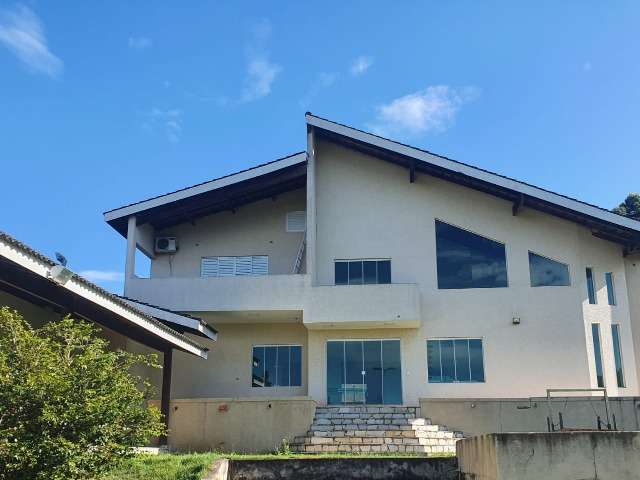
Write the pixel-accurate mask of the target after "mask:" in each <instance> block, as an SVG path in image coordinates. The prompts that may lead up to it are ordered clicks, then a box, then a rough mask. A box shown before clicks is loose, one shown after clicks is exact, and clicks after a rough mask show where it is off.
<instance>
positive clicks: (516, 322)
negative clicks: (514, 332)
mask: <svg viewBox="0 0 640 480" xmlns="http://www.w3.org/2000/svg"><path fill="white" fill-rule="evenodd" d="M511 321H512V323H513V324H514V325H520V317H513V318H512V319H511Z"/></svg>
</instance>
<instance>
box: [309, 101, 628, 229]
mask: <svg viewBox="0 0 640 480" xmlns="http://www.w3.org/2000/svg"><path fill="white" fill-rule="evenodd" d="M306 119H307V124H308V125H311V126H314V127H318V128H321V129H323V130H327V131H330V132H333V133H337V134H338V135H343V136H345V137H348V138H351V139H353V140H358V141H360V142H364V143H367V144H369V145H373V146H376V147H379V148H383V149H385V150H389V151H391V152H395V153H398V154H400V155H405V156H408V157H411V158H415V159H416V160H421V161H424V162H427V163H430V164H433V165H437V166H439V167H442V168H445V169H447V170H451V171H454V172H458V173H461V174H463V175H467V176H469V177H472V178H475V179H478V180H482V181H485V182H489V183H492V184H494V185H498V186H501V187H504V188H508V189H510V190H514V191H516V192H519V193H522V194H524V195H528V196H530V197H534V198H537V199H539V200H544V201H546V202H550V203H554V204H556V205H559V206H561V207H564V208H568V209H570V210H574V211H576V212H579V213H582V214H584V215H589V216H591V217H594V218H598V219H600V220H603V221H605V222H609V223H613V224H616V225H619V226H621V227H625V228H630V229H631V230H634V231H636V232H640V222H638V221H637V220H632V219H630V218H625V217H622V216H620V215H617V214H615V213H611V212H607V211H606V210H601V209H599V208H597V207H594V206H591V205H587V204H585V203H582V202H579V201H577V200H572V199H570V198H566V197H563V196H562V195H558V194H556V193H551V192H548V191H545V190H542V189H540V188H537V187H533V186H531V185H526V184H524V183H522V182H518V181H517V180H511V179H509V178H505V177H501V176H500V175H496V174H494V173H490V172H486V171H483V170H480V169H478V168H475V167H471V166H469V165H464V164H461V163H458V162H454V161H452V160H448V159H446V158H442V157H439V156H436V155H434V154H432V153H428V152H424V151H422V150H419V149H417V148H413V147H409V146H407V145H402V144H399V143H396V142H393V141H391V140H387V139H385V138H380V137H377V136H375V135H372V134H370V133H366V132H362V131H359V130H356V129H354V128H351V127H346V126H344V125H338V124H336V123H334V122H331V121H329V120H324V119H322V118H318V117H314V116H313V115H309V114H307V115H306Z"/></svg>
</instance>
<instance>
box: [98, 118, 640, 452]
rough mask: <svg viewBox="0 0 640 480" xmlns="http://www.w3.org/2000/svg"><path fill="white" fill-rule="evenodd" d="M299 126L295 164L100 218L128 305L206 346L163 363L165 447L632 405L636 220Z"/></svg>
mask: <svg viewBox="0 0 640 480" xmlns="http://www.w3.org/2000/svg"><path fill="white" fill-rule="evenodd" d="M306 125H307V151H306V152H299V153H295V154H293V155H289V156H287V157H284V158H281V159H278V160H274V161H271V162H269V163H264V164H262V165H259V166H256V167H254V168H250V169H248V170H244V171H241V172H237V173H233V174H230V175H227V176H225V177H221V178H218V179H215V180H211V181H207V182H204V183H201V184H198V185H195V186H192V187H189V188H185V189H182V190H178V191H175V192H172V193H168V194H165V195H161V196H158V197H155V198H151V199H148V200H143V201H140V202H138V203H134V204H131V205H127V206H124V207H120V208H117V209H115V210H111V211H108V212H106V213H105V214H104V218H105V221H106V222H108V223H109V225H111V226H112V227H113V228H114V229H115V230H116V231H117V232H118V233H120V234H121V235H122V236H123V237H125V238H126V239H127V257H126V280H125V282H126V283H125V296H126V297H127V298H128V299H130V300H131V301H137V302H143V303H145V304H149V305H153V306H157V307H161V308H166V309H169V310H171V311H174V312H180V313H181V314H186V315H192V316H196V317H198V318H201V319H202V320H203V321H204V322H206V323H207V324H208V325H215V328H216V329H217V330H218V332H219V341H218V342H216V344H215V345H213V344H209V343H208V341H207V340H206V339H204V343H205V344H206V345H207V346H209V347H210V351H209V355H208V358H207V359H206V360H202V359H197V358H193V357H191V356H188V355H184V354H177V355H176V356H174V359H173V383H172V386H171V391H172V398H173V405H174V409H175V411H172V415H173V419H174V420H173V421H174V422H175V423H174V424H173V430H172V432H173V435H174V442H175V443H176V444H179V445H187V446H189V447H190V448H207V447H210V448H213V447H223V448H236V449H237V448H240V449H242V448H254V449H260V448H266V447H265V446H268V445H274V443H277V440H278V439H279V438H284V437H285V436H287V437H290V436H292V435H294V434H295V435H300V434H303V433H304V432H305V431H306V430H307V429H308V426H309V424H310V423H311V421H312V420H313V418H314V411H315V407H316V405H317V406H319V408H325V407H331V406H345V405H347V406H354V405H360V406H367V405H372V406H376V407H378V410H375V408H376V407H372V408H373V409H372V410H367V409H361V410H358V411H359V412H364V413H371V412H382V411H387V410H384V406H385V405H394V406H404V407H407V408H409V407H416V406H418V405H420V406H421V407H422V410H423V411H422V413H423V414H426V413H428V412H425V410H429V409H431V408H433V411H434V412H435V411H438V412H439V415H441V416H443V419H444V421H446V422H447V423H448V424H449V425H451V426H452V427H456V426H457V424H464V425H467V424H468V421H467V420H465V419H464V418H462V417H464V416H465V415H468V416H469V418H474V419H475V420H474V421H475V423H474V424H473V425H475V426H476V427H477V426H478V422H479V420H478V419H477V416H476V417H474V416H473V414H472V413H471V412H472V411H471V410H468V413H464V414H463V413H461V410H460V409H458V410H455V408H454V407H455V405H456V403H455V402H456V401H458V402H460V401H466V402H471V401H472V400H473V402H471V403H469V404H465V408H466V406H467V405H471V406H470V407H469V408H475V407H476V404H477V403H478V402H480V401H481V400H482V399H484V400H483V401H491V400H493V401H498V400H499V399H506V400H509V399H517V400H518V401H525V400H528V399H529V398H530V397H544V396H545V395H547V389H551V388H558V389H581V390H582V394H583V395H585V396H587V397H589V396H598V395H601V394H602V391H588V390H585V389H604V391H606V393H607V394H608V396H610V397H615V398H620V399H633V398H634V397H637V396H638V395H639V385H638V370H639V366H640V363H639V362H640V359H639V358H638V357H637V355H638V354H637V352H638V349H639V348H640V329H639V326H640V255H638V251H639V250H638V248H639V247H640V222H638V221H635V220H632V219H629V218H626V217H622V216H619V215H616V214H614V213H611V212H609V211H607V210H604V209H601V208H599V207H596V206H593V205H589V204H587V203H584V202H581V201H578V200H575V199H572V198H569V197H566V196H563V195H560V194H557V193H554V192H550V191H548V190H544V189H541V188H538V187H535V186H533V185H529V184H526V183H523V182H520V181H517V180H514V179H511V178H508V177H505V176H502V175H498V174H495V173H491V172H488V171H486V170H483V169H480V168H477V167H473V166H471V165H467V164H463V163H460V162H457V161H454V160H450V159H448V158H445V157H443V156H440V155H436V154H433V153H431V152H428V151H425V150H421V149H417V148H413V147H410V146H408V145H404V144H401V143H398V142H395V141H392V140H388V139H385V138H381V137H379V136H376V135H372V134H370V133H366V132H363V131H360V130H357V129H354V128H351V127H348V126H345V125H342V124H339V123H336V122H333V121H330V120H326V119H323V118H320V117H317V116H314V115H312V114H307V115H306ZM136 249H139V250H140V251H142V252H143V253H144V254H145V255H147V256H148V257H149V258H150V259H151V271H150V277H149V278H138V277H136V276H135V275H134V273H133V272H134V269H135V265H134V263H135V251H136ZM574 393H575V392H574ZM478 399H480V400H478ZM430 402H440V403H439V404H437V405H436V403H430ZM621 405H623V404H622V403H621ZM624 405H630V408H631V409H633V408H635V405H636V404H635V403H633V404H629V403H625V404H624ZM380 406H383V407H380ZM380 408H383V410H380ZM518 408H520V407H518ZM524 408H525V407H523V409H524ZM526 408H528V407H526ZM620 408H623V407H620ZM624 408H626V406H625V407H624ZM447 409H448V410H447ZM392 411H393V410H389V412H392ZM514 411H515V410H514ZM234 412H235V413H234ZM322 412H324V413H323V415H324V414H325V413H326V412H330V410H323V411H322ZM539 412H540V415H541V416H540V417H539V418H538V417H536V418H537V419H536V422H538V421H539V428H541V429H543V428H546V424H544V418H545V413H543V412H542V409H540V411H539ZM396 413H397V412H396ZM608 413H609V411H607V414H608ZM400 414H402V413H400ZM327 415H328V413H327ZM316 417H317V416H316ZM627 417H629V415H627ZM636 417H637V415H636ZM621 418H622V414H620V416H619V418H618V421H619V422H620V421H621ZM438 421H440V419H438ZM629 421H630V420H629ZM635 421H636V422H637V419H636V420H635ZM470 428H471V427H470ZM522 428H524V427H522ZM477 429H478V430H482V429H481V428H480V427H478V428H477ZM247 445H248V447H247Z"/></svg>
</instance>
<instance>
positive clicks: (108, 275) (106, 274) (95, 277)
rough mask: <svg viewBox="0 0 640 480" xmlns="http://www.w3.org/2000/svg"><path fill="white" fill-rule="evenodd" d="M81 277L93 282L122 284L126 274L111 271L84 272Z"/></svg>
mask: <svg viewBox="0 0 640 480" xmlns="http://www.w3.org/2000/svg"><path fill="white" fill-rule="evenodd" d="M79 275H80V276H81V277H84V278H86V279H87V280H90V281H92V282H122V281H123V280H124V273H122V272H114V271H111V270H83V271H81V272H80V273H79Z"/></svg>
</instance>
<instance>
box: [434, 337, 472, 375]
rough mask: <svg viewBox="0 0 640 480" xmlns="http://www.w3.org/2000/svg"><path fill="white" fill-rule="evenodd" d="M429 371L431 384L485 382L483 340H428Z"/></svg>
mask: <svg viewBox="0 0 640 480" xmlns="http://www.w3.org/2000/svg"><path fill="white" fill-rule="evenodd" d="M427 371H428V377H429V382H431V383H453V382H465V383H470V382H484V362H483V360H482V340H480V339H477V338H469V339H467V338H452V339H442V340H427Z"/></svg>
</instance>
